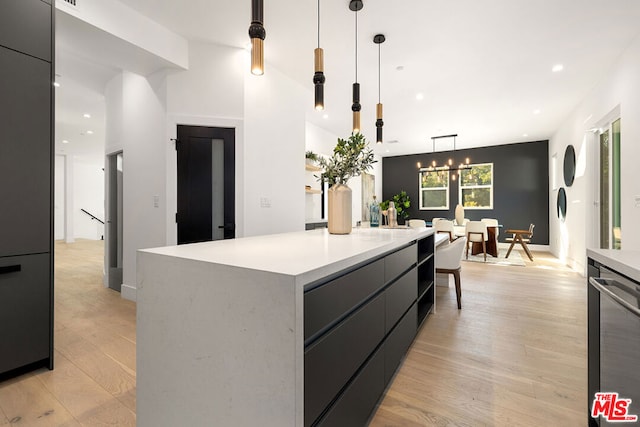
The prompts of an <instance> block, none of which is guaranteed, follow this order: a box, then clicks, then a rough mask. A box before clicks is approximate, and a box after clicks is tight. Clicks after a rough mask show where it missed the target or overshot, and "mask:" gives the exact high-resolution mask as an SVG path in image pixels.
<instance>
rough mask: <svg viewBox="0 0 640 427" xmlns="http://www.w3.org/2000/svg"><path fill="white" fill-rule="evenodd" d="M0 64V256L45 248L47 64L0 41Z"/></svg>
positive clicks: (48, 170)
mask: <svg viewBox="0 0 640 427" xmlns="http://www.w3.org/2000/svg"><path fill="white" fill-rule="evenodd" d="M11 2H13V0H11V1H10V2H9V3H11ZM38 2H39V3H41V2H40V0H38ZM4 3H5V2H4V0H2V1H0V4H4ZM0 16H3V15H2V13H0ZM3 19H4V18H3ZM1 27H2V25H0V28H1ZM0 70H2V78H1V79H0V98H1V99H2V102H1V105H0V129H1V130H2V131H1V132H0V178H1V180H2V183H1V184H0V206H1V207H0V257H1V256H13V255H27V254H34V253H44V252H49V251H50V242H51V88H52V86H51V64H49V63H47V62H44V61H41V60H39V59H36V58H32V57H30V56H27V55H23V54H21V53H18V52H14V51H12V50H9V49H6V48H3V47H0Z"/></svg>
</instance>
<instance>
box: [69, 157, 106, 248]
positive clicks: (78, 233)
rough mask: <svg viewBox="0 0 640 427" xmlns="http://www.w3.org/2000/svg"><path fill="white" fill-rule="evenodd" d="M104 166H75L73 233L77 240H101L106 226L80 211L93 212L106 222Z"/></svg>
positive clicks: (92, 164) (80, 164)
mask: <svg viewBox="0 0 640 427" xmlns="http://www.w3.org/2000/svg"><path fill="white" fill-rule="evenodd" d="M103 167H104V165H103V164H101V163H100V164H97V163H80V162H79V161H78V160H76V161H75V162H74V164H73V205H74V212H73V233H74V237H75V238H76V239H90V240H100V239H101V238H102V236H104V225H102V224H101V223H99V222H98V221H96V220H93V219H91V217H90V216H88V215H87V214H85V213H83V212H82V211H81V210H80V209H84V210H86V211H88V212H91V213H92V214H93V215H95V216H97V217H98V218H100V219H101V220H102V221H104V219H105V218H104V171H103V170H102V168H103Z"/></svg>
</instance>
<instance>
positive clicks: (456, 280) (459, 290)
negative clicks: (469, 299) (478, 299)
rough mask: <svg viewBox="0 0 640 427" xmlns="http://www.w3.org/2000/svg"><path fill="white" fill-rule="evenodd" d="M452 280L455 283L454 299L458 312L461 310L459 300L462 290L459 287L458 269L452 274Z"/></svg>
mask: <svg viewBox="0 0 640 427" xmlns="http://www.w3.org/2000/svg"><path fill="white" fill-rule="evenodd" d="M453 279H454V281H455V283H456V299H457V300H458V310H460V309H461V308H462V304H461V303H460V299H462V288H461V287H460V269H459V268H458V269H457V270H456V271H454V272H453Z"/></svg>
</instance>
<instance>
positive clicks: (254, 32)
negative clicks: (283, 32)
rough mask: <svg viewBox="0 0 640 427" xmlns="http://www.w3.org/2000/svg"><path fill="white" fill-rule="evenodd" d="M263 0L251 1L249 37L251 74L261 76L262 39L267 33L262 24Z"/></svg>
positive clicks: (262, 58) (262, 66)
mask: <svg viewBox="0 0 640 427" xmlns="http://www.w3.org/2000/svg"><path fill="white" fill-rule="evenodd" d="M262 1H263V0H251V25H250V26H249V37H251V74H255V75H256V76H261V75H263V74H264V38H265V37H266V35H267V32H266V31H265V29H264V26H263V25H262V24H263V3H262Z"/></svg>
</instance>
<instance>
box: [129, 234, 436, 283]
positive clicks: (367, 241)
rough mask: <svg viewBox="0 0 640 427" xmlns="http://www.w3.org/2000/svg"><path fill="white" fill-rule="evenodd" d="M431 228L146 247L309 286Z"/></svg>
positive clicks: (385, 251)
mask: <svg viewBox="0 0 640 427" xmlns="http://www.w3.org/2000/svg"><path fill="white" fill-rule="evenodd" d="M433 232H434V229H433V228H430V227H422V228H408V229H385V228H358V229H354V230H353V231H352V233H351V234H347V235H335V234H329V232H328V230H327V229H326V228H325V229H318V230H311V231H300V232H293V233H283V234H271V235H265V236H255V237H244V238H238V239H230V240H218V241H215V242H204V243H193V244H188V245H179V246H167V247H162V248H153V249H144V250H140V251H139V252H141V253H143V254H144V253H148V254H157V255H164V256H169V257H177V258H184V259H190V260H195V261H202V262H208V263H214V264H221V265H229V266H234V267H239V268H246V269H251V270H258V271H264V272H271V273H276V274H284V275H289V276H294V277H296V282H297V283H298V284H302V285H304V284H307V283H311V282H313V281H315V280H318V279H321V278H323V277H327V276H329V275H331V274H334V273H337V272H339V271H341V270H344V269H346V268H349V267H351V266H354V265H356V264H359V263H361V262H364V261H367V260H369V259H371V258H375V257H377V256H379V255H382V254H384V253H387V252H390V251H393V250H394V249H397V248H400V247H402V246H403V245H405V244H407V243H409V242H411V241H414V240H417V239H420V238H423V237H426V236H429V235H431V234H433Z"/></svg>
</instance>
